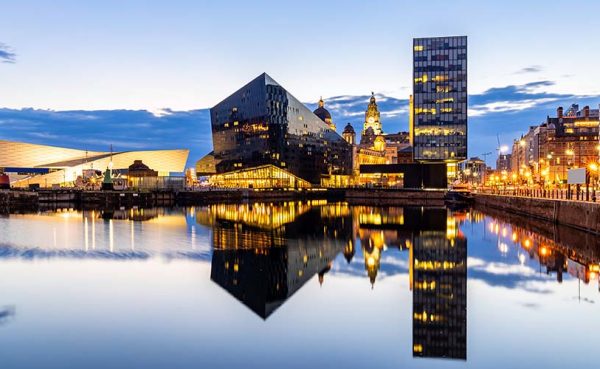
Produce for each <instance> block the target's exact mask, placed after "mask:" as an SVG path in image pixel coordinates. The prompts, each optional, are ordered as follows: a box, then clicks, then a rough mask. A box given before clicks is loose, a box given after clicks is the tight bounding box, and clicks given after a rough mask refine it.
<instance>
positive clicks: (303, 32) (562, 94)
mask: <svg viewBox="0 0 600 369" xmlns="http://www.w3.org/2000/svg"><path fill="white" fill-rule="evenodd" d="M599 14H600V2H597V1H591V0H590V1H519V2H517V1H512V0H508V1H503V2H482V1H466V0H462V1H460V0H459V1H453V2H447V1H428V2H427V3H426V6H423V3H422V2H401V1H397V0H396V1H392V0H390V1H386V0H373V1H355V0H345V1H341V0H340V1H337V0H333V1H323V0H322V1H311V0H305V1H259V0H257V1H202V0H199V1H169V2H150V1H137V0H132V1H111V0H106V1H86V2H81V1H60V0H58V1H52V2H42V1H28V0H23V1H18V2H13V1H8V0H0V15H1V17H2V21H1V22H0V108H5V109H4V110H3V112H0V138H5V139H13V136H12V134H13V132H14V131H13V130H11V128H14V120H12V121H7V120H6V119H5V118H2V117H3V115H4V114H5V113H6V112H7V111H9V113H10V116H11V117H12V118H11V119H16V118H15V115H18V113H22V115H20V117H19V120H20V121H27V122H29V123H33V124H34V125H35V127H36V128H35V130H33V131H30V132H29V133H31V134H33V136H31V137H30V138H31V139H30V140H29V141H32V140H35V141H36V142H40V143H42V141H43V137H41V136H43V135H44V134H45V133H49V134H53V133H52V132H54V131H56V130H59V131H61V132H62V135H63V136H68V134H69V131H68V130H66V129H64V127H57V126H56V125H60V124H62V123H61V122H62V121H61V120H60V119H59V118H60V117H58V118H57V117H56V116H53V118H52V119H50V120H49V121H43V120H39V119H41V118H40V117H39V115H40V114H39V112H37V110H48V112H47V113H48V114H42V115H46V116H47V115H52V114H50V113H52V112H65V111H77V112H81V111H87V112H90V114H96V113H93V112H98V111H102V112H107V111H112V110H115V111H139V112H146V113H149V114H148V115H147V116H148V119H149V120H154V119H155V118H160V117H161V116H165V115H169V114H172V112H183V113H184V114H187V115H188V116H189V115H190V114H192V115H193V113H194V112H199V111H203V109H206V108H209V107H211V106H213V105H215V104H216V103H218V102H219V101H221V100H222V99H223V98H225V97H226V96H228V95H229V94H231V93H232V92H234V91H235V90H237V89H238V88H239V87H240V86H242V85H243V84H245V83H247V82H248V81H250V80H252V79H253V78H254V77H256V76H257V75H259V74H260V73H262V72H267V73H268V74H269V75H271V76H272V77H273V78H274V79H275V80H276V81H278V82H279V83H280V84H281V85H283V86H284V87H285V88H286V89H287V90H288V91H290V92H291V93H292V94H293V95H294V96H295V97H297V98H298V99H300V100H301V101H304V102H306V103H308V104H314V103H315V102H316V101H317V100H318V98H319V96H323V97H325V98H326V100H330V102H331V103H333V105H334V106H332V109H331V110H332V113H338V114H339V115H338V116H336V115H335V114H334V117H333V118H334V121H336V122H337V123H338V126H343V125H345V122H346V121H349V122H351V123H352V124H353V125H355V126H356V127H360V126H361V123H362V122H361V116H360V114H358V113H357V111H353V113H355V114H354V115H346V114H345V113H344V109H342V110H340V111H338V110H336V107H339V104H338V105H336V101H338V100H339V99H342V100H344V101H345V100H347V101H350V100H352V99H354V100H356V101H357V102H362V101H363V100H362V99H363V97H364V96H368V95H369V94H370V92H371V91H374V92H376V93H377V94H378V96H380V97H381V98H382V99H384V100H389V101H391V102H393V104H392V105H394V107H393V110H390V113H389V114H387V117H388V121H387V122H386V121H385V120H384V121H383V124H384V129H385V130H386V131H388V132H393V131H398V130H403V129H406V126H407V118H406V114H405V112H406V109H407V103H406V101H407V98H408V95H409V94H410V93H411V89H412V87H411V68H412V67H411V61H412V60H411V58H412V48H411V46H412V39H413V38H414V37H427V36H441V35H467V36H468V37H469V94H470V101H469V102H470V113H471V114H470V118H472V119H471V120H470V126H469V130H470V131H469V132H470V133H469V134H470V137H469V139H470V142H472V143H475V142H476V143H475V145H474V146H473V145H471V147H470V150H469V155H471V156H475V155H479V154H480V152H481V153H483V152H484V151H494V150H495V148H496V146H497V142H496V141H497V138H496V136H497V135H499V136H501V137H502V141H505V142H504V143H506V144H509V143H510V142H511V141H512V139H513V138H515V137H514V136H515V135H516V134H518V133H519V132H522V131H525V130H526V128H527V126H529V125H533V124H539V123H540V122H541V121H542V120H543V119H544V118H545V117H546V115H548V114H553V112H554V111H555V109H556V106H557V105H558V104H563V105H567V106H568V105H569V104H570V103H575V102H579V103H580V104H583V103H582V101H585V103H589V104H591V105H592V106H593V107H597V106H598V103H600V97H598V96H600V84H599V83H598V81H599V80H600V68H599V67H598V66H597V65H598V64H597V60H598V59H599V57H600V48H598V47H597V45H598V39H597V34H598V29H599V28H600V15H599ZM365 107H366V106H365ZM365 107H361V110H364V108H365ZM24 108H32V109H35V110H36V112H35V115H36V116H37V117H36V118H35V119H36V120H34V121H32V118H31V116H30V114H31V110H27V109H26V110H23V109H24ZM78 114H79V115H80V113H78ZM115 114H116V113H112V115H115ZM62 115H64V114H62ZM126 115H127V114H126ZM201 115H202V116H204V117H205V114H204V113H202V114H201ZM385 116H386V114H384V117H385ZM128 118H129V117H128V116H124V117H122V119H124V120H123V121H119V119H121V118H115V119H116V121H115V124H117V123H120V124H121V125H126V124H127V123H128V122H127V120H126V119H128ZM488 118H489V119H488ZM143 123H146V122H143ZM74 124H75V123H74ZM157 124H158V123H157ZM188 124H189V126H188V127H186V128H185V129H187V130H188V131H190V133H193V131H194V130H195V127H196V125H197V124H207V123H206V120H198V121H194V122H192V121H189V123H188ZM386 125H387V127H388V128H387V129H386ZM65 126H68V124H65ZM181 129H183V128H181ZM181 129H179V131H180V130H181ZM24 130H25V128H23V127H21V133H22V132H23V131H24ZM198 130H199V131H201V132H208V131H207V130H206V129H205V127H199V128H198ZM46 131H49V132H46ZM476 133H477V134H481V135H482V136H481V137H474V136H473V134H476ZM36 134H37V135H38V137H37V138H36V137H35V135H36ZM113 134H114V135H117V136H120V135H121V133H119V132H118V131H115V132H114V133H113ZM15 136H18V135H15ZM483 136H485V137H483ZM504 136H506V137H504ZM94 138H95V137H87V139H90V140H93V139H94ZM119 138H120V140H119V141H123V140H125V142H131V141H130V140H129V139H125V138H124V137H116V138H115V141H117V139H119ZM195 139H198V140H200V141H206V140H203V139H202V138H195ZM44 142H45V141H44ZM98 142H100V140H98ZM175 143H176V142H173V144H175ZM149 144H154V145H155V146H161V145H162V146H165V145H164V144H163V143H162V142H152V141H151V142H150V143H149ZM103 145H104V144H103ZM168 145H169V146H170V145H171V143H169V144H168ZM179 146H182V143H181V142H179ZM183 146H186V145H185V143H184V145H183ZM187 146H189V145H187ZM124 147H127V146H124ZM210 149H211V148H210V142H208V143H207V145H206V146H199V147H198V152H200V151H206V150H208V151H210ZM192 150H194V148H193V147H192ZM193 159H194V160H196V159H197V158H193Z"/></svg>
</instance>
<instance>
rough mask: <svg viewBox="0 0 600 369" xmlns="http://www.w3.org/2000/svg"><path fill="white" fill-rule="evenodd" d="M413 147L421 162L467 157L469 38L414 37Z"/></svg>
mask: <svg viewBox="0 0 600 369" xmlns="http://www.w3.org/2000/svg"><path fill="white" fill-rule="evenodd" d="M411 113H412V114H413V119H414V122H413V127H412V129H413V132H412V137H413V140H414V142H413V150H414V159H415V161H418V162H446V163H448V176H449V177H452V176H454V174H455V173H456V172H455V168H456V163H457V162H459V161H462V160H465V159H466V158H467V37H466V36H455V37H431V38H416V39H414V40H413V104H412V112H411Z"/></svg>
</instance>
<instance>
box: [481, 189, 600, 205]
mask: <svg viewBox="0 0 600 369" xmlns="http://www.w3.org/2000/svg"><path fill="white" fill-rule="evenodd" d="M473 193H483V194H490V195H500V196H518V197H531V198H539V199H550V200H569V201H587V202H598V201H600V190H598V189H592V188H589V189H586V188H585V187H581V188H579V189H576V188H573V189H564V188H562V189H558V188H554V189H546V188H510V189H503V188H485V189H477V190H474V191H473Z"/></svg>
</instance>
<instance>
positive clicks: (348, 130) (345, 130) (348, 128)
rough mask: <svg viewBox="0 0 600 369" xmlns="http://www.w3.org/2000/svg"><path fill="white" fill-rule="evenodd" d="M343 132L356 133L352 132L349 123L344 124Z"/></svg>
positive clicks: (352, 129) (352, 128)
mask: <svg viewBox="0 0 600 369" xmlns="http://www.w3.org/2000/svg"><path fill="white" fill-rule="evenodd" d="M344 133H356V132H354V127H352V125H351V124H350V123H348V124H346V127H345V128H344Z"/></svg>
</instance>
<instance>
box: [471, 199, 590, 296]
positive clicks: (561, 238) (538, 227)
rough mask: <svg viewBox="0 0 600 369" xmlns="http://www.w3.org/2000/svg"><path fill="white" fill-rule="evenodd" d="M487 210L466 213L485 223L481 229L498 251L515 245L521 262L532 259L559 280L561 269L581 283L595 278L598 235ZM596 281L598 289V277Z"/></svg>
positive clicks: (501, 251) (504, 250)
mask: <svg viewBox="0 0 600 369" xmlns="http://www.w3.org/2000/svg"><path fill="white" fill-rule="evenodd" d="M488 213H490V214H487V215H484V214H483V213H482V212H480V211H477V210H473V211H472V212H471V213H470V214H469V215H470V217H471V219H470V220H471V221H472V222H474V223H480V222H485V223H486V225H485V227H484V230H485V231H486V232H487V234H488V235H489V236H490V237H494V238H495V239H496V242H497V246H498V251H499V252H500V253H501V254H508V253H509V252H510V251H511V249H512V248H513V247H516V248H517V255H518V256H517V257H518V259H519V262H520V263H521V264H525V263H526V262H527V261H528V260H536V261H537V262H538V263H539V266H540V272H542V269H541V268H544V269H545V271H544V272H545V273H546V274H548V275H552V274H555V275H556V280H557V282H559V283H562V282H563V279H564V274H565V273H568V274H569V275H571V276H572V277H574V278H577V279H578V280H579V281H581V282H583V283H585V284H588V283H590V282H592V281H598V279H599V278H598V275H599V273H600V264H599V262H600V238H599V237H597V236H596V235H594V234H591V233H587V232H581V231H577V230H574V229H572V228H568V227H565V226H561V225H555V224H551V223H546V222H543V221H535V222H533V221H531V220H529V219H526V218H523V217H521V216H517V215H507V214H502V213H496V212H495V211H493V210H488ZM490 216H491V217H492V218H491V221H489V217H490ZM509 245H510V246H509ZM598 283H599V284H598V286H599V290H600V281H598Z"/></svg>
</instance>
